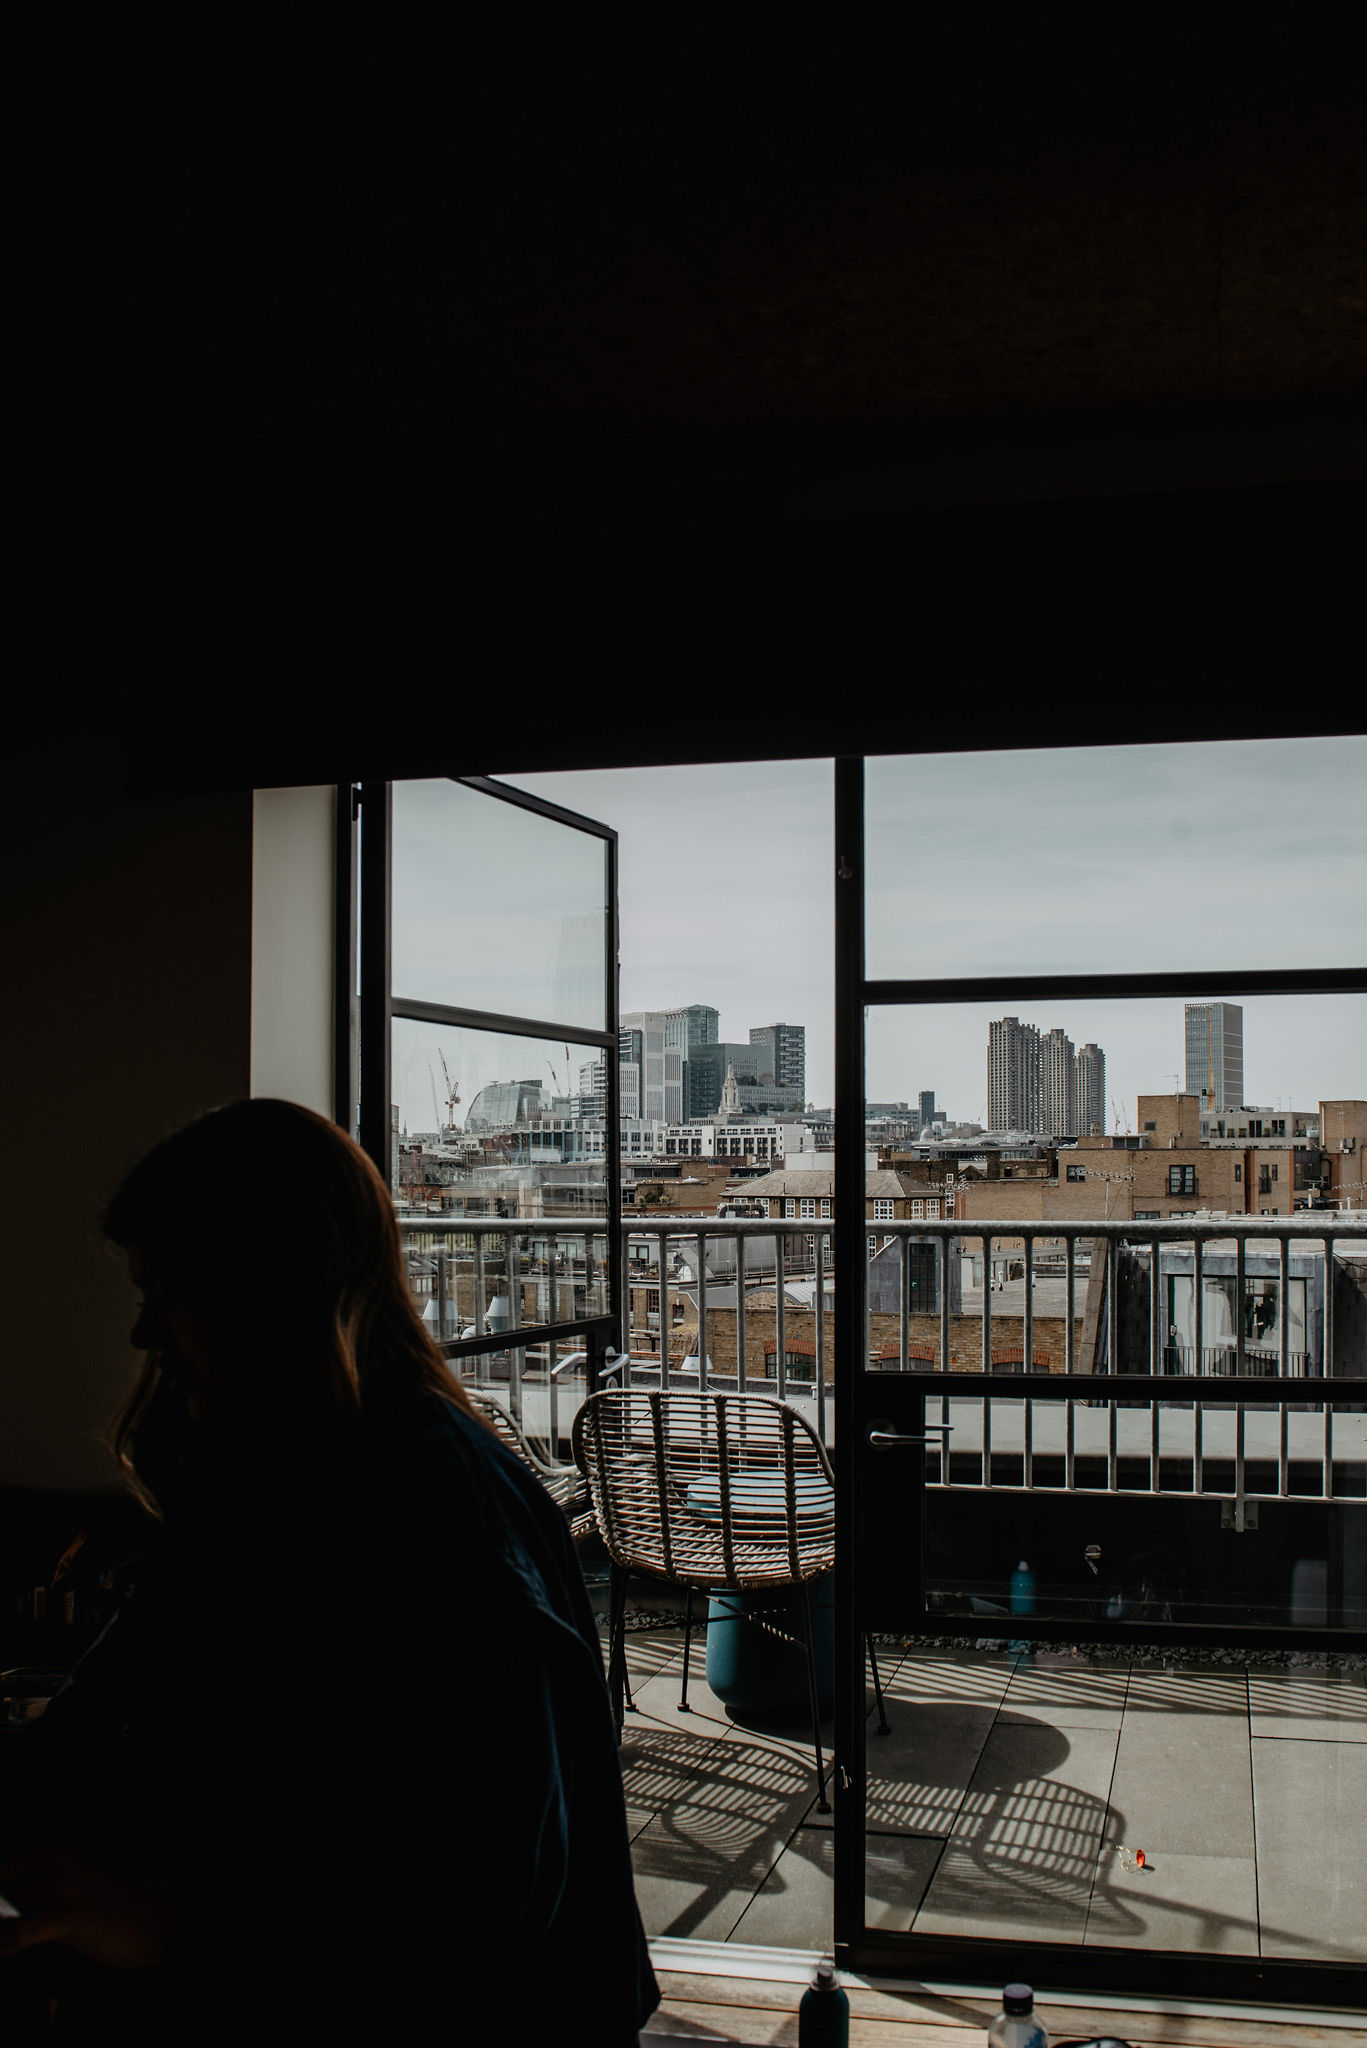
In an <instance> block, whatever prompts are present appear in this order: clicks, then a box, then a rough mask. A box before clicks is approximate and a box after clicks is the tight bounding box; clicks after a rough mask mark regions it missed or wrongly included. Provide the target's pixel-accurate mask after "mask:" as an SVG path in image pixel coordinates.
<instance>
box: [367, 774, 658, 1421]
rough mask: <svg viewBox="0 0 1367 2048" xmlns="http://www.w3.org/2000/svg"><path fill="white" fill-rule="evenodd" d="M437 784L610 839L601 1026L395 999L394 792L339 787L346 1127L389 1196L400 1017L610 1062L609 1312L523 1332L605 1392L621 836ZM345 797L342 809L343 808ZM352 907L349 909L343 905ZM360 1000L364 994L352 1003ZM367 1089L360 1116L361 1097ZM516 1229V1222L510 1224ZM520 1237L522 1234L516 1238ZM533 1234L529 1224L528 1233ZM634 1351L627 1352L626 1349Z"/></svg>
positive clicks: (478, 1350)
mask: <svg viewBox="0 0 1367 2048" xmlns="http://www.w3.org/2000/svg"><path fill="white" fill-rule="evenodd" d="M428 779H436V780H444V781H450V782H454V783H458V784H459V785H460V786H461V787H462V788H465V789H472V790H475V791H478V792H480V793H481V794H483V795H485V796H488V797H491V798H494V799H497V800H499V801H501V802H505V803H508V804H510V805H512V806H513V807H514V808H517V809H522V810H526V811H530V812H532V813H533V814H534V815H536V816H538V817H543V818H549V819H551V820H553V821H555V822H557V823H559V824H562V825H564V826H566V827H567V828H569V829H571V830H575V831H580V832H584V833H586V834H588V835H589V836H591V837H594V838H598V839H601V840H602V841H603V842H604V846H605V851H606V880H605V893H606V898H607V901H606V904H605V907H604V917H605V931H604V1028H603V1029H602V1030H597V1029H590V1028H589V1027H588V1026H585V1025H567V1024H566V1023H565V1022H563V1021H558V1020H554V1019H545V1018H528V1017H517V1016H510V1015H504V1014H502V1013H498V1012H493V1011H485V1010H479V1009H462V1008H459V1007H456V1006H454V1005H450V1004H443V1003H431V1002H420V1001H414V1000H411V999H409V998H406V997H403V996H401V995H399V996H396V995H395V994H394V992H393V989H392V986H391V983H392V963H393V937H392V934H393V868H394V862H393V825H394V814H393V784H392V783H391V782H389V781H383V780H378V779H377V780H371V781H366V780H363V781H361V782H359V783H353V784H343V785H339V787H338V799H339V800H338V804H337V844H336V859H335V878H336V885H337V888H336V903H337V909H336V914H335V932H334V936H335V942H336V943H335V948H334V998H333V1016H334V1048H335V1052H336V1054H337V1056H338V1058H340V1059H341V1060H342V1061H343V1063H344V1066H345V1073H346V1081H345V1083H343V1081H342V1080H341V1078H340V1076H338V1077H337V1080H336V1085H335V1104H336V1110H337V1116H338V1121H339V1122H340V1121H341V1120H342V1117H343V1115H345V1117H346V1118H347V1123H346V1128H347V1129H349V1130H352V1131H354V1134H355V1136H356V1137H357V1139H358V1142H359V1143H360V1146H361V1149H362V1151H364V1152H366V1153H367V1154H368V1155H369V1156H370V1158H371V1159H372V1160H373V1162H374V1164H375V1166H376V1168H377V1169H378V1171H379V1173H380V1175H381V1177H382V1179H383V1180H384V1184H385V1186H386V1187H391V1186H392V1185H393V1178H392V1169H393V1163H394V1160H393V1128H392V1125H391V1122H390V1097H391V1095H392V1092H393V1091H392V1086H391V1076H392V1038H391V1027H392V1024H393V1020H394V1019H395V1018H396V1017H400V1018H409V1019H413V1020H415V1021H418V1022H423V1023H432V1024H437V1025H442V1024H446V1025H452V1026H455V1027H457V1028H462V1027H463V1028H466V1029H470V1030H475V1031H494V1032H508V1033H511V1034H515V1035H518V1036H525V1037H531V1038H544V1039H546V1040H547V1041H548V1042H553V1043H561V1042H564V1041H565V1040H566V1039H569V1040H572V1041H573V1042H574V1043H575V1044H577V1045H587V1046H592V1047H593V1048H594V1050H595V1051H596V1052H601V1053H602V1055H603V1061H604V1068H605V1078H606V1089H607V1100H606V1120H607V1130H606V1133H605V1137H606V1150H605V1161H604V1167H605V1175H606V1194H607V1202H606V1214H605V1215H604V1216H603V1217H602V1219H601V1224H599V1219H597V1218H594V1219H592V1221H593V1223H594V1224H595V1226H597V1227H601V1229H602V1231H603V1232H604V1233H605V1235H606V1237H607V1268H608V1271H607V1279H608V1307H607V1310H606V1312H605V1313H604V1314H602V1315H591V1316H576V1317H571V1318H569V1319H567V1320H565V1321H562V1322H557V1323H529V1324H527V1325H525V1329H526V1333H527V1335H526V1341H527V1343H528V1344H537V1345H540V1344H553V1343H559V1342H563V1341H566V1340H576V1341H578V1342H580V1343H581V1344H582V1345H583V1348H584V1349H585V1351H586V1352H587V1354H588V1371H589V1376H590V1381H591V1383H594V1384H597V1383H600V1382H601V1381H602V1379H603V1376H604V1374H605V1372H606V1371H607V1369H608V1363H609V1353H610V1352H611V1351H612V1350H613V1349H614V1348H615V1347H616V1346H617V1345H618V1344H619V1342H620V1341H621V1339H622V1337H623V1334H624V1331H625V1318H626V1313H627V1304H626V1299H625V1294H624V1286H625V1274H624V1271H623V1257H622V1161H621V1117H620V1091H619V1085H618V1078H619V1077H618V1071H617V1070H618V1065H619V1062H618V1061H617V1060H616V1059H614V1058H612V1057H611V1055H612V1053H613V1051H614V1050H615V1049H616V1048H617V1046H618V1045H619V1042H620V1019H621V1001H620V989H619V972H618V952H619V936H620V935H619V917H618V905H617V873H618V848H617V834H616V832H615V830H614V829H613V828H612V827H611V826H608V825H604V824H602V823H600V821H599V820H597V819H595V818H588V817H585V816H584V815H582V814H581V813H579V812H576V811H569V810H566V809H565V808H564V807H563V806H561V805H558V804H552V803H548V802H547V801H546V800H545V799H544V798H541V797H534V796H532V795H530V794H529V793H528V792H526V791H525V790H519V789H517V788H515V787H514V786H513V785H511V784H508V783H504V782H498V781H495V780H493V779H492V778H491V777H489V776H485V775H457V774H448V775H445V776H441V775H438V776H437V777H435V778H428ZM343 792H345V801H343V800H342V798H343ZM344 906H345V907H344ZM353 991H357V993H356V994H355V995H353V993H352V992H353ZM357 1087H359V1110H358V1104H357V1099H356V1093H355V1090H356V1088H357ZM508 1220H509V1221H510V1223H515V1222H516V1221H517V1219H515V1218H510V1219H508ZM513 1234H518V1233H516V1232H514V1233H513ZM523 1234H534V1225H533V1222H532V1219H527V1230H526V1232H525V1233H523ZM440 1348H441V1351H442V1353H443V1354H444V1356H445V1357H446V1358H448V1359H450V1360H452V1361H455V1360H459V1359H462V1358H469V1357H478V1356H480V1355H481V1354H491V1353H496V1352H501V1351H507V1350H509V1349H510V1348H516V1347H510V1344H509V1337H508V1333H507V1332H500V1333H499V1334H497V1335H493V1336H482V1337H469V1338H445V1339H442V1340H441V1342H440ZM624 1348H625V1347H624Z"/></svg>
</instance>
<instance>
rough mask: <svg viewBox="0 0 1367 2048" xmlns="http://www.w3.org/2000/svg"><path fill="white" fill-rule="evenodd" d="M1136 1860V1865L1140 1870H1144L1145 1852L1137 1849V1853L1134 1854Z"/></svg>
mask: <svg viewBox="0 0 1367 2048" xmlns="http://www.w3.org/2000/svg"><path fill="white" fill-rule="evenodd" d="M1134 1860H1135V1863H1136V1865H1137V1867H1138V1868H1139V1869H1140V1870H1142V1869H1143V1868H1144V1851H1143V1850H1142V1849H1136V1850H1135V1852H1134Z"/></svg>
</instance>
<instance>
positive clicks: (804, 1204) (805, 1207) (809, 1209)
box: [797, 1195, 816, 1221]
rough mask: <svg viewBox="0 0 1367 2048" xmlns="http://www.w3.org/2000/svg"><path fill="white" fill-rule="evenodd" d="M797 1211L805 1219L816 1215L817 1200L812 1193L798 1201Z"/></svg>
mask: <svg viewBox="0 0 1367 2048" xmlns="http://www.w3.org/2000/svg"><path fill="white" fill-rule="evenodd" d="M797 1213H798V1215H799V1216H800V1217H802V1218H803V1220H804V1221H806V1220H808V1219H810V1218H812V1217H814V1216H815V1215H816V1201H815V1198H814V1197H813V1196H811V1195H803V1197H802V1199H801V1200H800V1202H799V1203H798V1207H797Z"/></svg>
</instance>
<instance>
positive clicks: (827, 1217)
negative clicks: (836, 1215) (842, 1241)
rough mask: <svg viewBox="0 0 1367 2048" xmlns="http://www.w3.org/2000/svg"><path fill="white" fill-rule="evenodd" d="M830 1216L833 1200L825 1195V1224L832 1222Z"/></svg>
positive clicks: (822, 1210)
mask: <svg viewBox="0 0 1367 2048" xmlns="http://www.w3.org/2000/svg"><path fill="white" fill-rule="evenodd" d="M830 1214H831V1198H830V1196H829V1195H823V1196H822V1197H821V1220H822V1222H823V1223H827V1222H829V1221H830Z"/></svg>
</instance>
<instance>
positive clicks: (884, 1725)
mask: <svg viewBox="0 0 1367 2048" xmlns="http://www.w3.org/2000/svg"><path fill="white" fill-rule="evenodd" d="M864 1640H865V1642H866V1643H867V1644H868V1646H869V1669H870V1670H871V1671H872V1672H873V1696H874V1698H875V1699H876V1700H877V1702H878V1733H879V1734H880V1735H888V1734H890V1733H891V1732H892V1731H891V1730H890V1729H889V1727H888V1717H887V1715H886V1714H885V1713H884V1711H883V1688H882V1686H881V1685H880V1684H879V1682H878V1659H877V1658H876V1657H875V1656H874V1654H873V1637H872V1636H866V1637H865V1638H864Z"/></svg>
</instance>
